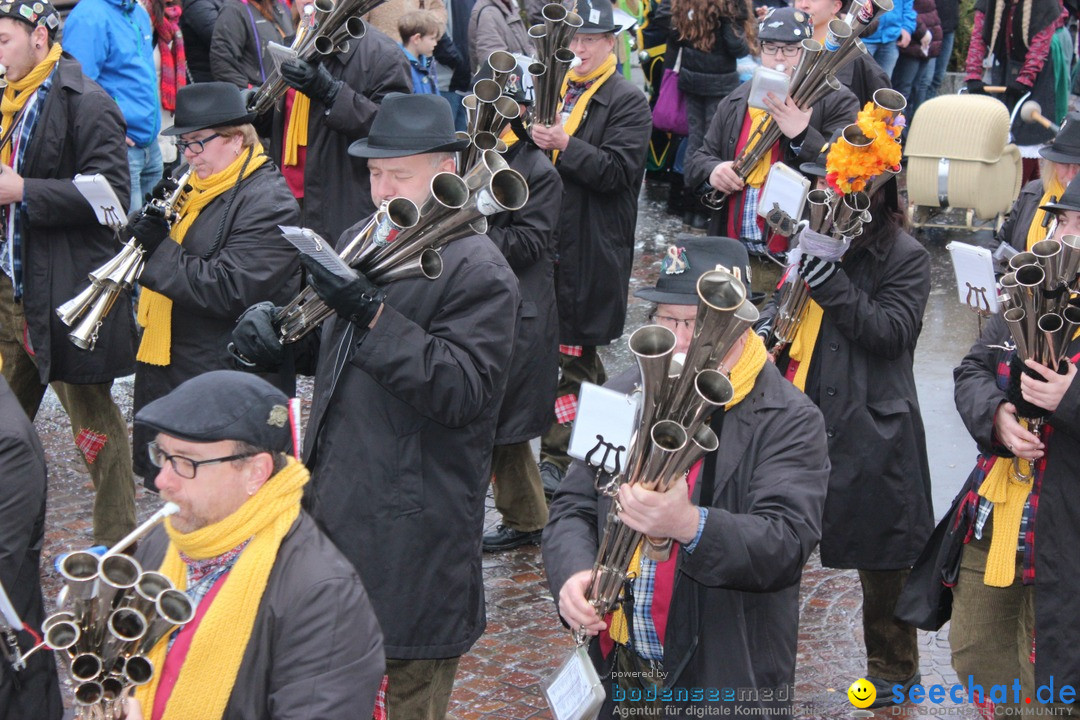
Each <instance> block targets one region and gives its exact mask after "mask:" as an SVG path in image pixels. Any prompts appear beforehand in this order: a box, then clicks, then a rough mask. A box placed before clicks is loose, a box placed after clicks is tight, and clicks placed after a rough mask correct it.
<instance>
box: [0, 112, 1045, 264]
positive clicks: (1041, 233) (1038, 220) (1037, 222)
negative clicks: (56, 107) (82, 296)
mask: <svg viewBox="0 0 1080 720" xmlns="http://www.w3.org/2000/svg"><path fill="white" fill-rule="evenodd" d="M5 127H6V126H5ZM1043 183H1044V185H1045V186H1046V192H1044V193H1043V196H1042V200H1040V201H1039V205H1040V206H1042V205H1045V204H1046V203H1048V202H1050V198H1051V197H1056V198H1058V199H1059V200H1060V199H1061V196H1062V194H1063V193H1064V192H1065V188H1064V187H1062V185H1061V183H1060V182H1058V179H1057V173H1054V172H1051V174H1050V177H1048V178H1046V179H1045V180H1044V181H1043ZM1044 217H1046V211H1045V210H1035V216H1034V217H1033V218H1031V225H1029V226H1028V233H1027V243H1026V244H1025V247H1024V249H1025V250H1031V246H1032V245H1034V244H1035V243H1037V242H1039V241H1040V240H1045V239H1046V228H1045V227H1043V218H1044Z"/></svg>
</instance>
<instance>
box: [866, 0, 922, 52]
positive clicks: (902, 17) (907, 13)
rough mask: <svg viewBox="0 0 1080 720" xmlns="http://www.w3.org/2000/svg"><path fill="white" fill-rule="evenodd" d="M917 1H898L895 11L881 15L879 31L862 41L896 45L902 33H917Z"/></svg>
mask: <svg viewBox="0 0 1080 720" xmlns="http://www.w3.org/2000/svg"><path fill="white" fill-rule="evenodd" d="M915 18H916V16H915V0H896V3H895V4H894V5H893V9H892V10H890V11H889V12H887V13H884V14H882V15H881V20H880V21H878V27H877V30H876V31H875V32H874V34H873V35H867V36H866V37H864V38H863V39H862V40H863V42H865V43H876V44H879V45H880V44H884V43H894V42H896V41H897V40H899V39H900V31H901V30H907V31H908V33H909V34H914V33H915V24H916V23H915Z"/></svg>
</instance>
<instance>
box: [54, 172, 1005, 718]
mask: <svg viewBox="0 0 1080 720" xmlns="http://www.w3.org/2000/svg"><path fill="white" fill-rule="evenodd" d="M665 194H666V188H665V187H664V186H662V185H655V184H653V183H651V182H650V183H648V184H646V186H645V187H644V189H643V191H642V199H641V216H640V221H639V225H638V243H637V249H638V252H637V255H636V262H635V270H634V275H633V278H632V279H631V288H630V290H631V294H632V292H633V290H635V289H637V288H639V287H642V286H646V285H651V284H652V283H653V282H654V280H655V278H656V274H657V272H658V271H659V260H660V256H661V255H662V253H663V252H664V250H665V248H666V244H667V243H668V242H670V241H671V240H672V239H673V238H674V235H675V234H676V233H677V232H679V231H680V230H681V225H680V224H679V223H678V222H677V221H675V220H674V219H672V218H671V217H670V216H667V215H665V214H664V213H663V206H664V199H665ZM919 238H920V239H921V240H922V241H923V242H924V243H925V244H926V246H927V248H928V249H929V250H930V252H931V256H932V263H933V273H932V277H933V290H932V292H931V296H930V302H929V305H928V307H927V311H926V317H925V319H924V327H923V332H922V336H921V339H920V343H919V349H918V352H917V354H916V377H917V380H918V385H919V400H920V403H921V406H922V412H923V419H924V423H925V425H926V431H927V444H928V447H929V453H930V465H931V469H932V471H933V487H934V505H935V508H936V509H937V511H938V513H941V512H944V510H945V509H947V508H948V506H949V502H950V501H951V499H952V497H953V495H954V494H955V492H956V490H957V489H958V488H959V486H960V484H961V483H962V482H963V479H964V477H965V476H966V475H967V472H968V469H969V468H970V466H971V463H972V461H973V459H974V454H975V451H974V443H973V442H972V441H971V439H970V438H969V436H968V435H967V433H966V431H965V430H964V427H963V425H962V424H961V423H960V420H959V417H958V416H957V414H956V411H955V409H954V407H953V401H952V368H953V367H954V366H955V365H956V364H957V362H958V361H959V359H960V358H961V357H962V356H963V355H964V353H965V352H966V351H967V349H968V347H969V346H970V345H971V343H972V342H973V341H974V338H975V337H976V333H977V320H976V317H975V315H974V314H973V313H972V312H971V311H969V310H967V309H965V308H963V307H961V306H960V305H959V303H958V300H957V295H956V290H955V282H954V279H953V275H952V268H951V264H950V263H949V261H948V257H947V252H946V250H945V244H946V242H947V240H949V239H955V240H960V241H967V242H971V241H973V240H974V241H979V242H983V243H987V242H988V241H989V234H988V233H986V232H983V233H979V234H978V235H976V236H972V235H971V234H969V233H953V234H952V235H950V236H948V237H945V236H944V235H943V233H941V232H939V231H934V232H930V233H925V232H923V233H919ZM630 302H631V305H630V311H629V317H628V321H627V330H628V331H630V330H632V329H634V328H636V327H638V326H639V325H641V324H642V323H643V322H644V321H645V312H646V305H645V304H644V303H642V302H640V301H637V300H636V299H635V298H633V297H631V301H630ZM625 338H626V336H624V337H623V338H622V339H620V340H618V341H616V342H615V343H613V344H612V345H611V347H610V348H606V349H605V350H604V361H605V364H606V365H607V367H608V370H609V374H611V373H614V372H618V371H619V370H620V369H622V368H624V367H627V366H628V365H629V364H630V362H631V359H630V357H629V353H628V352H627V351H626V348H625V345H626V343H625ZM302 388H306V390H307V392H306V393H303V394H305V395H306V396H307V397H308V398H309V397H310V383H303V384H302ZM114 396H115V397H116V399H117V401H118V402H119V403H120V404H121V407H122V408H123V409H124V411H125V412H126V414H127V417H128V419H129V421H130V416H131V401H130V397H131V380H130V378H129V379H126V380H121V381H119V382H118V383H117V385H116V386H115V387H114ZM36 426H37V429H38V432H39V434H40V435H41V437H42V441H43V443H44V445H45V448H46V452H47V454H48V457H49V472H50V480H49V483H50V484H49V489H50V495H49V511H48V519H47V535H46V544H45V551H44V555H45V561H44V563H43V566H44V567H43V572H42V577H43V582H44V585H45V588H46V594H47V598H49V599H48V600H47V603H48V604H49V605H50V607H51V606H52V598H55V596H56V592H57V591H58V590H59V588H60V582H59V579H58V576H57V574H56V573H55V572H54V571H53V570H52V559H53V558H54V557H55V556H56V555H57V554H58V553H61V552H64V551H66V550H69V549H73V548H79V547H85V546H87V545H89V544H90V542H89V541H90V509H91V502H92V498H91V493H92V491H91V490H90V486H89V475H88V474H87V473H86V471H85V468H84V467H83V465H82V461H81V458H80V457H79V455H78V454H77V452H76V450H75V449H74V446H73V444H72V442H71V435H70V427H69V425H68V421H67V417H66V416H65V415H64V413H63V411H62V410H61V409H60V406H59V403H58V402H57V401H56V399H55V397H54V396H53V395H52V393H51V392H50V393H49V395H48V396H47V400H46V402H45V403H44V404H43V406H42V410H41V412H40V413H39V416H38V418H37V421H36ZM137 503H138V510H139V516H140V519H141V518H145V517H146V516H148V515H149V514H150V513H152V512H153V511H154V509H156V507H157V506H158V505H159V504H160V501H159V500H158V499H157V498H156V497H155V496H153V495H151V494H149V493H146V492H144V491H142V490H141V489H139V490H138V497H137ZM497 522H498V517H497V514H496V513H495V512H494V510H493V507H492V503H491V500H490V497H489V499H488V523H487V524H488V526H489V527H493V526H494V525H495V524H496V523H497ZM484 580H485V588H486V592H487V616H488V625H487V632H486V633H485V635H484V636H483V637H482V638H481V639H480V641H479V642H478V643H477V644H476V645H475V647H474V648H473V649H472V651H471V652H470V653H469V654H468V655H466V656H465V658H464V659H463V660H462V663H461V669H460V672H459V676H458V682H457V684H456V686H455V690H454V695H453V698H452V703H451V709H450V713H451V715H452V716H453V717H454V718H459V719H460V720H466V719H474V718H475V719H481V718H483V719H488V718H490V719H496V718H498V719H501V718H506V719H510V718H547V717H550V715H549V713H548V711H547V709H546V705H545V703H544V700H543V697H542V695H541V692H540V686H539V684H540V682H541V680H542V679H543V678H544V677H545V676H546V675H548V674H549V673H551V672H552V671H553V670H554V669H555V668H556V667H557V666H558V664H559V663H560V662H561V661H562V660H563V659H564V657H565V655H566V653H567V652H568V651H569V650H570V648H571V640H570V635H569V632H568V631H567V630H566V629H565V628H563V627H562V626H561V624H560V623H559V621H558V619H557V616H556V613H555V609H554V604H553V601H552V597H551V593H550V591H549V590H548V588H547V586H546V582H545V580H544V573H543V568H542V566H541V562H540V553H539V549H538V548H536V547H527V548H522V549H519V550H515V551H511V552H507V553H502V554H498V555H487V556H485V559H484ZM860 605H861V594H860V592H859V583H858V577H857V575H856V573H855V572H854V571H836V570H829V569H824V568H822V567H821V566H820V563H819V562H818V559H817V555H816V553H815V555H814V557H813V558H812V559H811V561H810V563H809V564H808V566H807V568H806V571H805V573H804V576H803V583H802V615H801V623H800V630H799V649H798V664H797V671H796V698H795V713H794V715H795V716H796V717H804V718H821V719H825V718H829V719H832V718H847V717H851V716H852V711H853V708H852V706H851V704H850V703H849V702H848V700H847V696H846V692H847V688H848V686H849V685H850V684H851V683H852V682H853V681H854V680H856V679H857V678H859V677H861V676H862V675H863V674H864V670H865V664H864V659H863V650H862V627H861V620H860ZM947 631H948V626H946V627H945V628H944V629H943V630H942V631H940V632H938V633H923V632H920V633H919V639H920V647H921V672H922V678H923V682H924V684H930V683H946V684H948V683H953V682H955V674H954V673H953V671H952V669H951V668H950V666H949V651H948V635H947ZM946 707H949V706H948V704H945V705H943V706H940V710H944V709H945V708H946ZM897 709H898V708H893V709H891V710H889V711H885V710H880V711H878V712H877V713H876V716H877V717H882V718H884V717H894V716H896V715H897V714H898V713H896V712H894V711H895V710H897ZM906 709H909V710H913V708H906ZM927 709H930V708H927ZM951 710H952V712H954V713H955V712H957V711H959V710H960V709H959V708H955V707H953V708H951ZM972 716H973V715H972ZM357 717H360V715H357Z"/></svg>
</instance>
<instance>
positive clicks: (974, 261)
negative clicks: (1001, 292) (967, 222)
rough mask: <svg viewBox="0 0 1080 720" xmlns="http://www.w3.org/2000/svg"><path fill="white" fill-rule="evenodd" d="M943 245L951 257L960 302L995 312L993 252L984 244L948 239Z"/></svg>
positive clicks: (995, 287)
mask: <svg viewBox="0 0 1080 720" xmlns="http://www.w3.org/2000/svg"><path fill="white" fill-rule="evenodd" d="M945 248H946V249H947V250H948V251H949V255H950V256H951V257H952V261H953V270H954V271H955V272H956V290H957V295H958V298H959V300H960V304H961V305H967V306H969V307H970V308H971V309H973V310H980V311H983V312H989V313H996V312H998V301H997V281H996V279H995V278H994V259H993V254H992V253H991V252H990V251H989V250H987V249H986V248H981V247H976V246H974V245H968V244H967V243H961V242H951V243H949V244H948V245H946V246H945Z"/></svg>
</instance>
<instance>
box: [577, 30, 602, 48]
mask: <svg viewBox="0 0 1080 720" xmlns="http://www.w3.org/2000/svg"><path fill="white" fill-rule="evenodd" d="M606 35H607V33H589V34H586V35H581V34H580V33H579V34H577V35H575V36H574V37H573V38H571V39H570V44H571V45H573V44H574V43H578V44H579V45H584V46H585V47H592V46H593V45H596V44H597V43H599V42H600V41H601V40H602V39H603V38H604V37H605V36H606Z"/></svg>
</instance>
